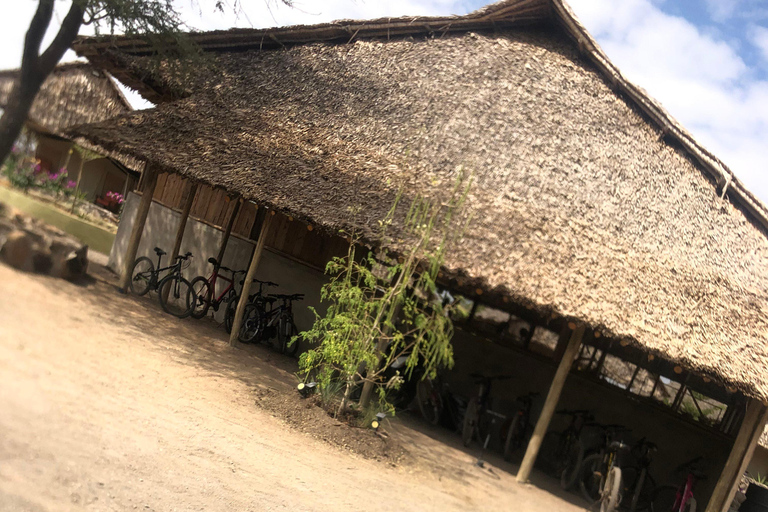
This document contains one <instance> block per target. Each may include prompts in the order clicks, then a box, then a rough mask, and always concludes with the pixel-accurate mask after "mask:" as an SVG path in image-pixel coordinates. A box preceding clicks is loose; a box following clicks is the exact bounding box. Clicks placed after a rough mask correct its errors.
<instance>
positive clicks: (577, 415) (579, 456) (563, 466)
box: [541, 409, 595, 490]
mask: <svg viewBox="0 0 768 512" xmlns="http://www.w3.org/2000/svg"><path fill="white" fill-rule="evenodd" d="M555 414H559V415H562V416H570V418H571V419H570V422H569V424H568V426H567V427H566V428H565V429H564V430H563V431H562V432H556V431H550V432H547V435H546V437H545V441H544V443H543V444H542V455H541V459H542V462H543V463H545V464H548V465H549V466H548V467H547V468H546V470H547V471H548V472H550V474H551V475H552V476H553V477H555V478H559V479H560V487H562V488H563V489H564V490H570V489H571V488H572V487H573V485H574V484H575V483H576V481H577V480H578V478H579V469H580V468H581V463H582V461H583V460H584V454H585V452H586V450H585V443H584V442H583V441H582V429H583V428H584V425H586V424H587V422H590V421H593V420H594V419H595V418H594V416H592V413H591V412H590V411H587V410H583V409H577V410H567V409H561V410H559V411H556V412H555Z"/></svg>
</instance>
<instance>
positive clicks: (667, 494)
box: [651, 457, 706, 512]
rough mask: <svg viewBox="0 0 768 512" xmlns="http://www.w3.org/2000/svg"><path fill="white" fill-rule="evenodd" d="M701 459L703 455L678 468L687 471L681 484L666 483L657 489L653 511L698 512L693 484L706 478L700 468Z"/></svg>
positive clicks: (653, 501) (652, 502)
mask: <svg viewBox="0 0 768 512" xmlns="http://www.w3.org/2000/svg"><path fill="white" fill-rule="evenodd" d="M700 461H701V457H696V458H695V459H693V460H690V461H688V462H686V463H685V464H683V465H682V466H680V467H679V468H677V470H676V472H681V473H686V477H685V482H683V483H682V484H680V485H679V486H677V487H675V486H673V485H664V486H661V487H658V488H657V489H656V492H655V493H654V496H653V500H652V501H651V511H652V512H696V498H694V497H693V486H694V485H695V484H696V482H697V481H699V480H703V479H704V478H706V476H705V475H704V473H702V472H701V470H700V469H699V462H700Z"/></svg>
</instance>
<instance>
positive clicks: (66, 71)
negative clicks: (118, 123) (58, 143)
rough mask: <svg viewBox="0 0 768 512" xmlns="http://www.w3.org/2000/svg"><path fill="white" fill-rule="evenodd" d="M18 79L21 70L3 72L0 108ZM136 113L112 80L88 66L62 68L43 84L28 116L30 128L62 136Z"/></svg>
mask: <svg viewBox="0 0 768 512" xmlns="http://www.w3.org/2000/svg"><path fill="white" fill-rule="evenodd" d="M18 76H19V70H18V69H9V70H2V71H0V107H1V106H4V105H5V104H6V102H7V101H8V95H9V94H10V92H11V89H12V88H13V85H14V83H15V81H16V79H17V77H18ZM131 110H133V109H132V108H131V105H130V104H129V103H128V101H127V100H126V98H125V96H123V94H122V92H121V91H120V89H118V88H117V85H116V84H115V82H114V81H113V80H112V78H110V77H109V75H108V74H107V73H106V72H104V71H100V70H98V69H96V68H94V66H93V65H92V64H90V63H88V62H70V63H65V64H60V65H58V66H56V68H54V70H53V72H52V73H51V74H50V76H49V77H48V78H47V79H46V81H45V82H44V83H43V86H42V88H41V89H40V92H39V93H38V95H37V97H36V98H35V102H34V103H33V104H32V110H31V111H30V113H29V123H30V125H31V126H32V127H33V128H34V129H36V130H38V131H41V132H44V133H50V134H54V135H58V136H61V135H62V134H63V133H64V130H65V129H66V128H68V127H70V126H74V125H78V124H84V123H95V122H98V121H103V120H105V119H109V118H111V117H114V116H117V115H119V114H124V113H126V112H130V111H131Z"/></svg>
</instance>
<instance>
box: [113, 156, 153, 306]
mask: <svg viewBox="0 0 768 512" xmlns="http://www.w3.org/2000/svg"><path fill="white" fill-rule="evenodd" d="M144 174H145V176H144V191H143V192H142V194H141V201H140V202H139V208H138V210H137V211H136V217H135V218H134V219H133V230H132V231H131V238H130V240H129V241H128V248H127V249H126V250H125V259H124V261H123V274H122V276H120V285H119V287H118V288H119V290H120V291H121V292H123V293H126V292H127V291H128V285H129V284H130V283H131V270H132V269H133V262H134V261H135V260H136V253H137V252H138V250H139V242H141V234H142V233H143V232H144V224H145V223H146V222H147V215H148V214H149V207H150V206H151V205H152V195H153V194H154V193H155V184H156V183H157V172H155V171H154V170H153V169H150V168H149V167H147V168H146V169H144Z"/></svg>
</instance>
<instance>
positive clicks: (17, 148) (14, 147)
mask: <svg viewBox="0 0 768 512" xmlns="http://www.w3.org/2000/svg"><path fill="white" fill-rule="evenodd" d="M18 152H19V146H17V145H16V144H14V145H13V147H12V148H11V153H13V154H14V155H15V154H17V153H18Z"/></svg>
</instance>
